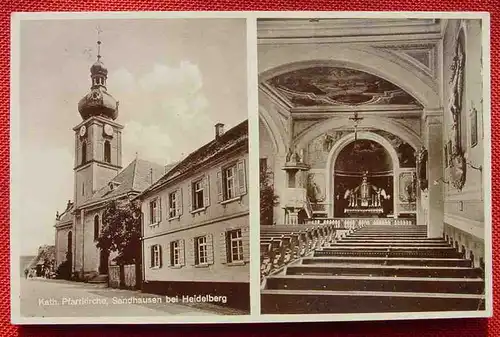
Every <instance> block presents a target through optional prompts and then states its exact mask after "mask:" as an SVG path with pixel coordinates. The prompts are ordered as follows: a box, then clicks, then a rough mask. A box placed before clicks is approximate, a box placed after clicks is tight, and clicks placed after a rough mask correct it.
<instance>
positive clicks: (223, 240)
mask: <svg viewBox="0 0 500 337" xmlns="http://www.w3.org/2000/svg"><path fill="white" fill-rule="evenodd" d="M219 244H220V251H219V254H220V255H219V259H220V262H221V263H227V262H228V261H227V256H228V251H227V250H228V248H230V246H229V245H228V244H227V232H220V234H219Z"/></svg>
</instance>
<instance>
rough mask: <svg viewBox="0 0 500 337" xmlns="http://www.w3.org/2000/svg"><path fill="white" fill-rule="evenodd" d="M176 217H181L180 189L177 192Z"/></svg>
mask: <svg viewBox="0 0 500 337" xmlns="http://www.w3.org/2000/svg"><path fill="white" fill-rule="evenodd" d="M176 196H177V211H176V214H177V215H182V188H179V190H178V191H177V195H176Z"/></svg>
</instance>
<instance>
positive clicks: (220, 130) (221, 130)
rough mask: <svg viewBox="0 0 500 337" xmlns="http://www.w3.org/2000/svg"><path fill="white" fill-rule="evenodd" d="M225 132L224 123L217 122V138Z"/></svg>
mask: <svg viewBox="0 0 500 337" xmlns="http://www.w3.org/2000/svg"><path fill="white" fill-rule="evenodd" d="M223 134H224V124H222V123H217V124H215V139H219V138H220V137H221V136H222V135H223Z"/></svg>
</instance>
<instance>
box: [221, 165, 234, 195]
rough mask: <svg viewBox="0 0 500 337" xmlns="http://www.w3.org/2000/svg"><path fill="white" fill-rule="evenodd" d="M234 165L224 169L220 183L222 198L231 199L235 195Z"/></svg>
mask: <svg viewBox="0 0 500 337" xmlns="http://www.w3.org/2000/svg"><path fill="white" fill-rule="evenodd" d="M235 180H236V165H233V166H231V167H228V168H226V169H224V173H223V179H222V185H223V193H224V200H229V199H232V198H234V197H235V196H236V190H235V189H236V186H235V185H236V184H235Z"/></svg>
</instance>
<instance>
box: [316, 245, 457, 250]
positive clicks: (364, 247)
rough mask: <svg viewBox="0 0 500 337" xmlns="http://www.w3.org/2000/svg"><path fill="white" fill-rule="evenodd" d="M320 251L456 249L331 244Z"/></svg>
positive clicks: (444, 248) (447, 248)
mask: <svg viewBox="0 0 500 337" xmlns="http://www.w3.org/2000/svg"><path fill="white" fill-rule="evenodd" d="M322 250H331V251H334V250H335V251H337V250H338V251H342V250H346V251H349V250H352V251H363V250H367V251H417V252H418V251H435V252H455V251H456V249H455V248H453V247H450V246H446V247H434V246H432V245H429V246H427V245H426V246H416V247H413V246H406V245H405V246H395V247H392V246H389V245H385V246H383V245H378V246H370V245H365V244H360V245H340V244H332V246H331V247H324V248H322Z"/></svg>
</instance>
